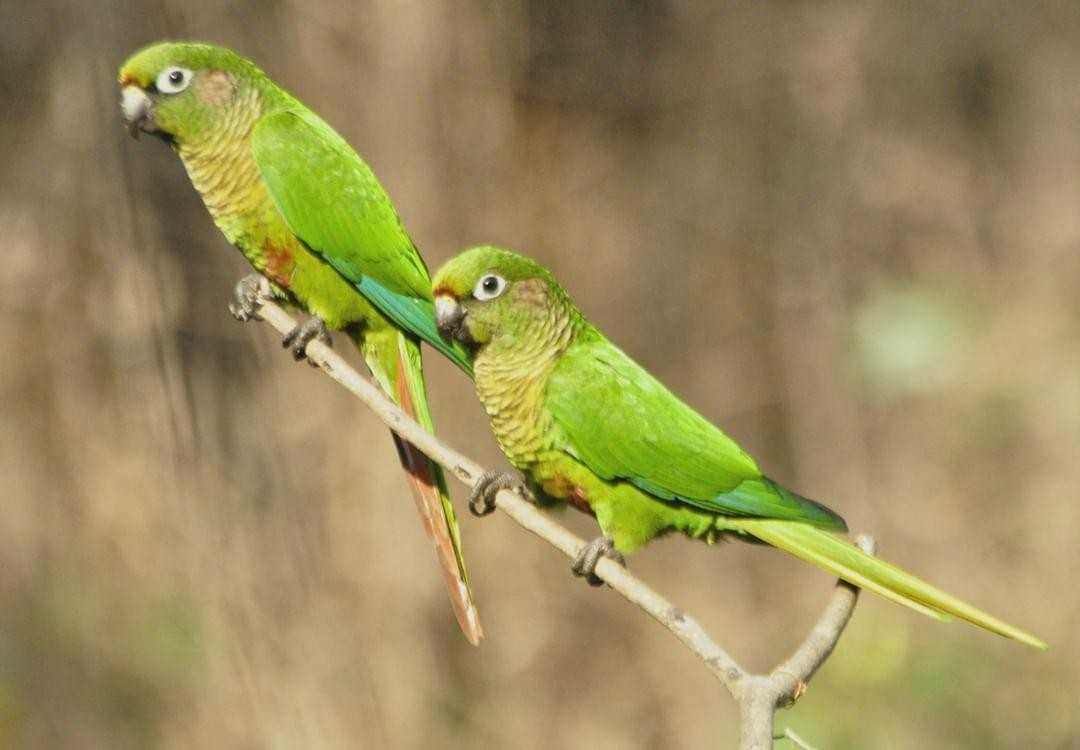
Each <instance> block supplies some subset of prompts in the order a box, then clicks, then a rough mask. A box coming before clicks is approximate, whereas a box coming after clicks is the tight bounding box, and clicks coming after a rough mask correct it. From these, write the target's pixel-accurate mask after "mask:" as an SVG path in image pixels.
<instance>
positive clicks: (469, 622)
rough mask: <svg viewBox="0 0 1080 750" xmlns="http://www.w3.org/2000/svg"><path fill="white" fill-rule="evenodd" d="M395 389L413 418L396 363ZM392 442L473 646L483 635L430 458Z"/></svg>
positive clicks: (402, 372)
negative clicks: (460, 564) (451, 534)
mask: <svg viewBox="0 0 1080 750" xmlns="http://www.w3.org/2000/svg"><path fill="white" fill-rule="evenodd" d="M396 385H397V391H398V394H397V395H398V403H399V404H400V405H401V410H402V411H404V412H405V413H406V414H408V415H409V416H410V417H414V418H415V416H416V412H415V407H414V406H413V400H412V394H410V393H409V386H408V383H407V382H406V379H405V363H404V362H403V361H401V360H400V359H399V361H398V376H397V383H396ZM394 441H395V443H396V444H397V447H398V454H399V456H400V457H401V465H402V466H403V467H404V469H405V474H406V476H407V477H408V480H409V485H410V486H411V488H412V493H413V499H414V500H416V510H417V511H418V512H419V513H420V519H421V520H422V521H423V522H424V529H425V530H426V531H427V534H428V537H429V538H430V539H431V541H432V543H433V544H434V545H435V554H436V556H437V557H438V559H439V567H440V568H441V569H442V573H443V580H444V582H445V583H446V590H447V592H448V593H449V594H450V601H451V603H452V604H453V607H454V615H455V616H456V617H457V621H458V625H460V626H461V630H462V632H463V633H464V634H465V637H466V638H467V639H468V640H469V643H471V644H473V645H474V646H475V645H477V644H479V643H480V639H481V638H483V637H484V631H483V629H482V628H481V627H480V616H479V613H478V612H477V611H476V605H475V604H474V603H473V600H472V594H471V593H470V591H469V585H468V583H466V581H465V579H464V577H463V575H462V572H461V569H460V567H459V564H458V557H457V553H456V551H455V549H454V542H453V540H452V539H451V537H450V523H452V521H450V520H449V519H448V518H447V517H446V513H445V511H444V509H443V500H442V496H441V494H440V492H439V486H438V483H437V482H436V480H435V466H434V464H433V463H432V461H431V459H430V458H428V457H427V456H426V455H424V453H422V452H421V451H420V450H418V449H417V448H416V447H415V446H413V445H412V444H411V443H408V442H406V441H404V440H402V439H400V438H399V437H398V436H397V435H394Z"/></svg>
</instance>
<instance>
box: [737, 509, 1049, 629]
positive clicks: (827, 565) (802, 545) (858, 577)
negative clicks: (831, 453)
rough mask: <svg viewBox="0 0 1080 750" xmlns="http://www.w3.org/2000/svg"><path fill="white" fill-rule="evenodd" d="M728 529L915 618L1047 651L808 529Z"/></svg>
mask: <svg viewBox="0 0 1080 750" xmlns="http://www.w3.org/2000/svg"><path fill="white" fill-rule="evenodd" d="M727 525H728V526H729V527H730V528H732V529H741V530H743V531H746V532H747V533H749V534H750V535H752V536H754V537H756V538H757V539H760V540H761V541H763V542H767V543H769V544H771V545H772V546H774V547H777V548H779V549H782V550H785V551H786V552H789V553H791V554H793V555H795V556H796V557H798V558H801V559H803V560H806V561H807V562H810V563H813V564H814V565H817V566H819V567H821V568H824V569H825V570H827V571H829V572H830V573H832V574H834V575H836V576H838V577H839V578H843V579H844V580H845V581H848V582H849V583H852V584H854V585H856V586H859V587H860V588H864V589H867V590H869V591H873V592H874V593H875V594H878V595H880V596H883V597H885V598H886V599H889V600H890V601H893V602H896V603H897V604H902V605H904V606H906V607H910V608H911V609H914V610H916V611H917V612H922V613H923V614H925V615H929V616H931V617H935V618H936V619H948V616H949V615H952V616H954V617H959V618H960V619H962V620H967V621H968V622H970V623H972V624H974V625H978V626H979V627H981V628H986V629H987V630H989V631H991V632H994V633H997V634H999V635H1003V636H1005V637H1006V638H1013V639H1015V640H1017V641H1020V642H1021V643H1026V644H1027V645H1029V646H1034V647H1035V648H1038V649H1043V650H1045V649H1047V648H1048V646H1047V644H1046V642H1044V641H1042V640H1040V639H1038V638H1036V637H1035V636H1033V635H1031V634H1030V633H1027V632H1025V631H1023V630H1020V629H1019V628H1015V627H1013V626H1012V625H1009V624H1008V623H1006V622H1003V621H1001V620H999V619H998V618H996V617H994V616H993V615H990V614H988V613H986V612H983V611H982V610H980V609H978V608H976V607H973V606H971V605H970V604H967V603H966V602H963V601H961V600H960V599H957V598H956V597H954V596H951V595H949V594H947V593H945V592H944V591H942V590H941V589H939V588H937V587H936V586H932V585H931V584H929V583H927V582H926V581H923V580H921V579H920V578H918V577H916V576H914V575H912V574H911V573H907V572H905V571H903V570H901V569H900V568H898V567H896V566H895V565H890V564H889V563H887V562H885V561H884V560H880V559H878V558H877V557H874V556H873V555H870V554H867V553H866V552H863V551H862V550H861V549H859V548H858V547H856V546H855V545H853V544H851V543H849V542H847V541H845V540H843V539H841V538H839V537H837V536H834V535H832V534H830V533H828V532H826V531H822V530H820V529H816V528H814V527H813V526H809V525H807V524H805V523H791V522H790V521H773V520H768V519H749V518H732V519H729V521H728V524H727Z"/></svg>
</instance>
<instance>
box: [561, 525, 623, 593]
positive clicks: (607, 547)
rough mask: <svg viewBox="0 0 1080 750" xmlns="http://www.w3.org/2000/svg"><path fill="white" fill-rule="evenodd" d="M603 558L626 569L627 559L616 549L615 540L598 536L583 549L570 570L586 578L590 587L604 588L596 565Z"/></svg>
mask: <svg viewBox="0 0 1080 750" xmlns="http://www.w3.org/2000/svg"><path fill="white" fill-rule="evenodd" d="M601 557H610V558H611V559H612V560H614V561H615V562H617V563H619V565H622V566H623V567H624V568H625V567H626V558H624V557H623V556H622V553H621V552H619V550H617V549H615V540H614V539H612V538H611V537H609V536H598V537H596V539H593V540H592V541H591V542H589V543H588V544H586V545H585V546H584V547H582V548H581V552H579V553H578V556H577V559H576V560H574V564H573V565H572V566H570V570H572V571H573V573H574V575H576V576H581V577H582V578H584V579H585V580H586V581H587V582H588V583H589V585H590V586H603V585H604V579H603V578H601V577H600V576H598V575H596V564H597V563H598V562H600V558H601Z"/></svg>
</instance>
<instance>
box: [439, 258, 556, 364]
mask: <svg viewBox="0 0 1080 750" xmlns="http://www.w3.org/2000/svg"><path fill="white" fill-rule="evenodd" d="M432 287H433V291H434V294H435V320H436V323H437V324H438V326H439V332H440V333H441V334H442V335H443V336H444V337H446V338H449V339H456V340H458V341H460V342H462V343H463V344H465V345H466V346H469V347H471V348H473V349H474V350H479V349H483V348H484V347H485V346H487V345H488V344H490V343H492V342H493V341H497V340H498V339H500V338H502V337H505V338H507V339H513V340H518V341H520V340H522V339H525V338H528V337H529V336H530V335H538V334H539V332H540V331H541V330H545V329H551V328H552V327H553V325H554V324H557V323H559V322H560V320H561V319H563V318H566V317H567V313H568V312H570V311H573V308H572V306H571V305H570V302H569V300H568V299H567V297H566V292H565V291H564V290H563V288H562V287H561V286H560V285H559V282H558V281H556V280H555V277H554V276H552V274H551V272H550V271H548V270H547V269H546V268H544V267H543V266H541V265H540V264H539V263H536V262H535V261H532V260H529V259H528V258H525V257H523V256H521V255H518V254H516V253H512V252H510V251H509V250H503V249H501V248H498V247H492V246H491V245H481V246H479V247H474V248H471V249H469V250H466V251H465V252H463V253H461V255H458V256H457V257H456V258H454V259H452V260H450V261H449V262H447V263H446V265H444V266H443V267H442V268H440V269H439V271H438V273H436V274H435V278H434V280H433V282H432ZM574 314H576V312H575V313H574Z"/></svg>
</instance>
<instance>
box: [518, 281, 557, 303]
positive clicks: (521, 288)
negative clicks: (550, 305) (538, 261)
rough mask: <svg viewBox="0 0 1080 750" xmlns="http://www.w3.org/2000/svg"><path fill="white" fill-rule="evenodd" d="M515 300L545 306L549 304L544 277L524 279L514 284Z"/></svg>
mask: <svg viewBox="0 0 1080 750" xmlns="http://www.w3.org/2000/svg"><path fill="white" fill-rule="evenodd" d="M512 291H513V293H514V300H515V301H517V302H521V303H524V304H526V305H532V306H533V307H544V306H545V305H546V304H547V293H548V288H547V284H545V283H544V281H543V279H523V280H521V281H518V282H517V283H515V284H514V286H513V290H512Z"/></svg>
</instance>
